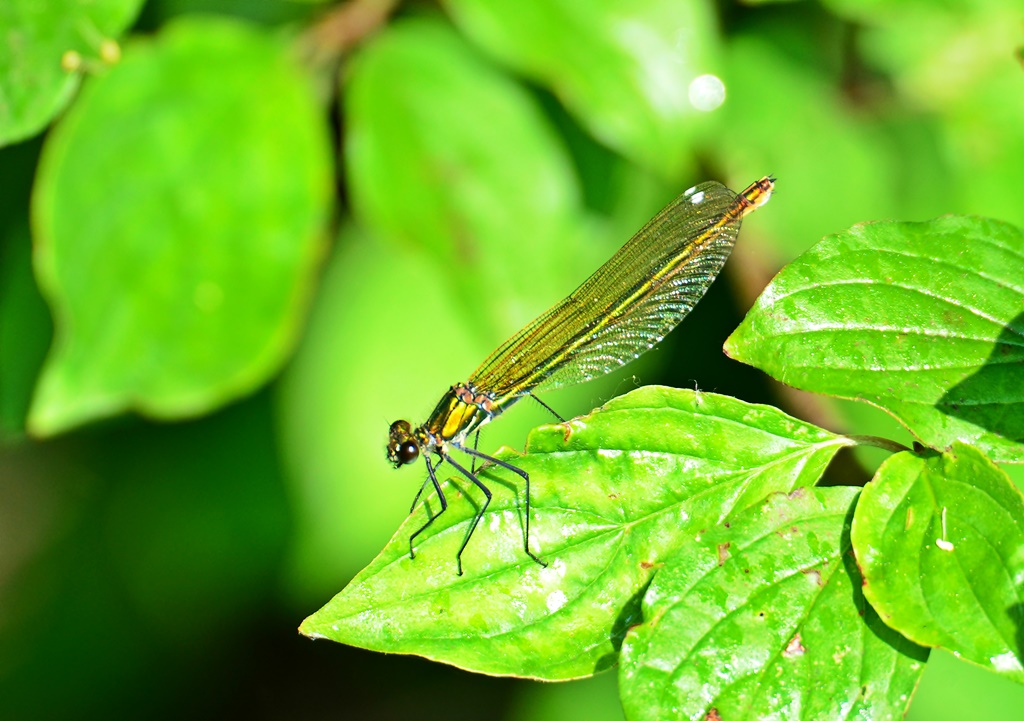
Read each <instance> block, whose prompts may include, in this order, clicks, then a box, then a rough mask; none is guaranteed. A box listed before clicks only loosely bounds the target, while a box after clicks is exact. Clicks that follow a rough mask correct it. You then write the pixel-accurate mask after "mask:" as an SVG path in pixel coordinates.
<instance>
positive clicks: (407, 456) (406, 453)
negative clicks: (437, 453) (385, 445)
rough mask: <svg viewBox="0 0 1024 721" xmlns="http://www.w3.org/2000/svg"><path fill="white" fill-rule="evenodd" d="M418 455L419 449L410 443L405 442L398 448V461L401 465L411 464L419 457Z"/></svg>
mask: <svg viewBox="0 0 1024 721" xmlns="http://www.w3.org/2000/svg"><path fill="white" fill-rule="evenodd" d="M419 455H420V447H419V446H417V445H416V444H415V443H413V442H412V441H407V442H405V443H403V444H402V445H401V446H400V447H399V448H398V461H399V463H402V464H403V465H404V464H406V463H412V462H413V461H415V460H416V459H417V458H418V457H419Z"/></svg>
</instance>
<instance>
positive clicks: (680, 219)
mask: <svg viewBox="0 0 1024 721" xmlns="http://www.w3.org/2000/svg"><path fill="white" fill-rule="evenodd" d="M774 183H775V179H774V178H772V177H770V176H769V177H765V178H762V179H761V180H758V181H757V182H756V183H754V184H752V185H751V186H750V187H749V188H747V189H746V190H744V191H743V192H742V193H740V194H739V195H737V194H735V193H733V192H732V191H731V190H729V189H728V188H726V187H725V186H724V185H722V184H721V183H718V182H714V181H710V182H707V183H701V184H700V185H696V186H694V187H692V188H690V189H689V190H687V191H686V192H684V193H683V194H682V195H680V196H679V197H678V198H676V199H675V200H673V201H672V202H671V203H670V204H669V205H668V206H667V207H665V208H664V209H663V210H662V211H661V212H660V213H658V214H657V215H656V216H654V218H653V219H652V220H651V221H650V222H649V223H647V225H645V226H644V227H643V228H641V229H640V231H639V232H637V234H636V235H634V236H633V237H632V238H631V239H630V240H629V242H628V243H626V244H625V245H624V246H622V248H620V249H619V251H618V252H617V253H616V254H615V255H613V256H612V257H611V259H610V260H608V262H606V263H605V264H604V265H602V266H601V267H600V268H598V269H597V271H596V272H595V273H594V274H593V275H592V276H590V278H588V279H587V280H586V281H585V282H584V283H583V285H581V286H580V287H579V288H577V289H576V290H575V291H573V292H572V294H571V295H570V296H569V297H568V298H566V299H565V300H563V301H562V302H561V303H558V304H557V305H555V306H554V307H553V308H551V309H550V310H548V311H547V312H546V313H544V314H542V315H541V316H540V317H539V318H537V319H536V320H534V321H533V322H532V323H530V324H529V325H527V326H526V327H525V328H523V329H522V330H521V331H519V332H518V333H516V334H515V335H514V336H512V337H511V338H509V339H508V340H507V341H505V342H504V343H503V344H502V345H501V346H499V347H498V349H497V350H496V351H494V352H493V353H492V354H491V355H490V357H489V358H488V359H487V360H485V361H484V362H483V364H482V365H481V366H480V367H479V368H477V370H476V372H475V373H473V375H472V376H471V377H470V378H469V380H468V381H466V382H465V383H459V384H458V385H454V386H452V387H451V388H450V389H449V390H448V392H447V393H445V395H444V397H443V398H441V400H440V402H439V403H438V404H437V407H436V408H434V412H433V413H431V414H430V417H429V418H428V419H427V421H426V422H425V423H423V425H421V426H419V427H417V428H413V427H412V425H411V424H410V423H409V422H408V421H395V422H394V423H392V424H391V430H390V437H389V442H388V460H390V461H391V462H392V463H393V464H394V465H395V467H396V468H397V467H399V466H402V465H404V464H406V463H412V462H413V461H415V460H416V459H417V458H418V457H419V456H420V455H421V454H422V456H423V459H424V460H425V461H426V464H427V479H426V480H424V482H423V485H422V486H420V490H419V492H418V493H417V494H416V497H415V498H414V499H413V502H412V509H411V510H410V513H412V511H414V510H415V509H416V504H417V503H418V502H419V500H420V497H421V496H422V495H423V491H424V490H425V489H426V488H427V484H428V482H429V483H430V484H431V485H432V486H433V488H434V490H435V491H436V492H437V498H438V501H439V502H440V504H441V510H440V511H438V512H437V513H436V514H433V515H431V516H430V518H429V519H428V520H427V522H426V523H424V524H423V526H421V527H420V528H419V530H417V531H416V532H415V533H413V534H412V535H411V536H410V537H409V556H410V557H411V558H414V557H415V555H416V554H415V551H414V543H415V539H416V537H417V536H418V535H420V534H421V533H423V532H424V531H425V530H426V529H427V528H428V527H429V526H430V524H431V523H433V522H434V521H435V520H436V519H437V518H438V517H439V516H440V515H441V514H442V513H444V512H445V511H446V510H448V501H447V499H446V498H445V495H444V491H443V490H442V489H441V485H440V484H439V483H438V481H437V468H438V466H440V464H441V463H443V462H444V461H447V462H448V463H450V464H451V465H452V467H453V468H455V470H456V471H458V472H459V473H461V474H462V475H463V476H465V477H466V478H467V479H469V480H470V481H471V482H472V483H473V485H475V486H476V487H477V488H479V489H480V490H481V492H483V494H484V496H485V498H486V500H485V501H484V503H483V505H482V506H480V508H479V509H478V510H477V512H476V515H475V516H474V517H473V521H472V523H471V525H470V527H469V533H467V534H466V536H465V538H464V539H463V541H462V545H461V546H460V547H459V551H458V553H457V554H456V562H457V566H458V573H459V575H460V576H461V575H462V552H463V551H464V550H466V545H467V544H468V543H469V539H470V538H472V536H473V532H474V531H475V530H476V527H477V525H478V524H479V523H480V519H481V518H482V517H483V515H484V513H485V512H486V510H487V506H488V504H490V502H491V491H490V489H488V488H487V486H485V485H484V484H483V483H482V482H481V481H480V478H479V477H478V476H477V474H476V472H475V467H476V461H477V460H481V461H486V462H489V463H493V464H495V465H498V466H501V467H502V468H506V469H508V470H509V471H512V472H513V473H516V474H518V475H519V476H521V477H522V479H523V482H524V487H525V500H526V503H525V506H526V513H525V519H526V521H525V524H524V529H523V548H524V550H525V551H526V554H527V555H528V556H529V557H530V558H532V559H533V560H534V561H536V562H537V563H539V564H541V565H546V564H545V563H544V561H542V560H541V559H540V558H539V557H537V556H536V555H534V554H533V552H532V551H530V476H529V474H528V473H527V472H526V471H524V470H523V469H521V468H517V467H516V466H514V465H512V464H511V463H508V462H506V461H503V460H501V459H500V458H494V457H493V456H489V455H487V454H485V453H481V452H480V451H478V450H477V449H476V443H474V444H473V447H470V446H468V445H467V444H466V440H467V438H468V437H469V434H470V433H473V432H474V431H475V432H477V438H479V430H480V428H481V426H483V425H484V424H486V423H489V422H490V421H492V420H494V419H495V418H496V417H497V416H499V415H500V414H501V413H503V412H504V411H506V410H508V408H509V407H511V406H512V405H513V404H514V403H516V402H517V401H519V400H520V399H522V398H526V397H527V396H531V397H533V398H534V399H536V400H537V401H538V402H540V403H541V405H544V407H545V408H547V405H546V404H544V403H543V402H542V401H540V399H539V398H537V397H536V396H534V391H537V390H540V389H541V388H544V389H548V390H550V389H553V388H561V387H565V386H570V385H574V384H576V383H582V382H583V381H587V380H590V379H591V378H596V377H597V376H600V375H604V374H605V373H608V372H610V371H612V370H614V369H616V368H618V367H619V366H622V365H624V364H626V363H628V362H629V361H631V360H633V359H635V358H638V357H639V356H640V354H641V353H644V352H645V351H647V350H649V349H650V348H652V347H653V346H654V345H655V344H656V343H658V342H659V341H660V340H661V339H662V338H664V337H665V335H666V334H667V333H668V332H669V331H670V330H672V329H673V328H675V327H676V326H677V325H678V324H679V322H680V321H682V320H683V318H685V317H686V314H687V313H689V312H690V310H691V309H692V308H693V306H694V305H696V304H697V301H699V300H700V299H701V296H703V295H704V293H705V291H707V289H708V287H709V286H710V285H711V283H712V281H714V279H715V277H716V276H717V275H718V272H719V271H720V270H721V269H722V266H723V265H724V264H725V260H726V258H728V257H729V253H730V252H732V247H733V245H734V244H735V242H736V236H737V234H738V233H739V229H740V222H741V221H742V220H743V217H744V216H746V215H747V214H748V213H751V212H753V211H754V210H756V209H757V208H759V207H761V206H762V205H764V204H765V203H767V202H768V199H769V198H770V197H771V193H772V189H773V188H774ZM548 410H551V409H550V408H548ZM552 413H554V411H552ZM555 415H556V416H557V414H555ZM452 449H455V450H458V451H461V452H462V453H465V454H466V455H468V456H470V457H471V458H472V459H473V463H472V465H471V467H470V468H466V467H465V466H463V465H462V464H460V463H459V462H458V461H456V460H455V459H454V458H453V457H452V455H451V450H452ZM432 454H433V455H435V456H437V458H438V460H437V464H436V465H435V464H434V463H432V462H431V460H430V458H431V455H432Z"/></svg>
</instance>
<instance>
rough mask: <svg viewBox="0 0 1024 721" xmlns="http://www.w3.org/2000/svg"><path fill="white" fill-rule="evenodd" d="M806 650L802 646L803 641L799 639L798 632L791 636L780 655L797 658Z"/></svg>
mask: <svg viewBox="0 0 1024 721" xmlns="http://www.w3.org/2000/svg"><path fill="white" fill-rule="evenodd" d="M806 652H807V649H806V648H804V644H803V642H802V641H801V640H800V634H799V633H798V634H797V635H795V636H793V639H792V640H791V641H790V642H789V644H788V645H787V646H786V650H785V651H783V652H782V655H783V656H785V657H786V658H797V657H799V656H803V655H804V654H805V653H806Z"/></svg>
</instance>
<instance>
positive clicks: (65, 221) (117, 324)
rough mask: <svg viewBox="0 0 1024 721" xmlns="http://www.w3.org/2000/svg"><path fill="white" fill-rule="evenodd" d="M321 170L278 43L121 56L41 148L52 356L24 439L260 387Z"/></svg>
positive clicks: (194, 28) (223, 33)
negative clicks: (103, 418)
mask: <svg viewBox="0 0 1024 721" xmlns="http://www.w3.org/2000/svg"><path fill="white" fill-rule="evenodd" d="M268 98H272V100H273V102H269V101H268ZM330 171H331V169H330V148H329V144H328V142H327V136H326V132H325V128H324V126H323V123H322V120H321V118H320V113H319V110H318V108H317V106H316V103H315V100H314V97H313V95H312V92H311V89H310V87H309V84H308V82H307V80H306V78H304V77H303V75H302V74H301V73H300V71H299V70H298V68H297V67H296V66H295V65H294V64H293V63H292V61H291V60H290V59H289V54H288V50H287V47H286V46H285V45H284V44H283V43H281V42H280V41H278V40H274V39H270V38H268V37H266V36H265V35H263V34H261V33H258V32H256V31H255V30H253V29H250V28H247V27H245V26H243V25H239V24H234V23H230V22H226V21H214V20H210V19H207V20H187V21H182V22H179V23H176V24H172V25H169V26H166V27H165V29H164V31H163V33H162V34H161V35H159V36H158V37H157V38H156V39H155V40H153V41H146V42H140V43H137V44H133V45H130V46H128V47H127V48H126V49H125V54H124V60H123V62H122V63H121V64H120V65H118V66H117V67H116V68H115V69H113V70H111V72H110V73H109V74H107V75H106V76H105V77H102V78H98V79H97V80H96V81H95V82H93V83H90V84H89V85H88V86H87V87H86V88H85V89H84V91H83V93H82V97H81V99H80V101H79V103H78V104H76V106H75V107H74V108H73V109H72V111H71V112H70V113H69V114H68V116H67V117H66V119H65V120H64V121H63V122H62V123H61V125H60V126H59V127H58V128H57V129H56V131H55V132H54V133H53V134H52V135H51V136H50V137H49V138H48V140H47V145H46V147H45V149H44V154H43V159H42V161H41V166H40V169H39V173H38V176H37V182H36V187H35V190H34V197H33V216H34V217H33V220H34V230H35V243H36V248H35V258H34V259H35V263H36V275H37V278H38V280H39V284H40V286H41V287H42V289H43V290H44V294H45V295H46V296H47V299H48V301H49V303H50V305H51V308H52V310H53V314H54V319H55V325H56V339H55V342H54V346H53V348H52V349H51V352H50V356H49V358H48V359H47V362H46V366H45V368H44V370H43V374H42V377H41V379H40V381H39V385H38V387H37V390H36V395H35V398H34V400H33V405H32V410H31V414H30V418H29V425H30V428H31V429H32V430H33V431H34V432H36V433H38V434H52V433H56V432H58V431H60V430H63V429H65V428H68V427H70V426H72V425H75V424H77V423H82V422H84V421H87V420H90V419H94V418H97V417H101V416H107V415H111V414H114V413H117V412H120V411H122V410H125V409H127V408H135V409H138V410H140V411H142V412H144V413H146V414H149V415H152V416H155V417H160V418H175V417H181V416H186V415H192V414H197V413H202V412H204V411H207V410H209V409H211V408H214V407H216V406H218V405H220V404H222V403H224V402H226V401H228V400H230V399H233V398H236V397H238V396H241V395H243V394H245V393H248V392H250V391H251V390H253V389H254V388H255V387H257V386H258V385H259V384H261V383H262V382H263V381H265V380H266V379H267V377H268V376H269V375H270V374H271V373H273V372H274V371H275V370H276V369H277V368H278V366H280V364H281V363H282V362H283V360H284V358H285V357H286V355H287V353H288V351H289V350H290V348H291V346H292V343H293V340H294V338H295V336H296V333H297V331H298V328H299V324H300V322H301V320H302V315H303V310H304V308H305V305H306V299H307V297H308V296H309V294H310V287H311V285H312V282H313V273H314V271H315V266H316V264H317V261H318V259H319V257H320V256H321V255H322V253H323V243H322V232H323V226H324V225H325V221H326V218H327V215H328V212H329V208H330V191H331V174H330Z"/></svg>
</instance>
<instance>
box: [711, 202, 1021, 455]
mask: <svg viewBox="0 0 1024 721" xmlns="http://www.w3.org/2000/svg"><path fill="white" fill-rule="evenodd" d="M1022 279H1024V233H1022V232H1021V230H1020V229H1019V228H1016V227H1014V226H1012V225H1009V224H1007V223H1002V222H1000V221H996V220H988V219H985V218H975V217H957V216H946V217H942V218H938V219H936V220H932V221H929V222H926V223H895V222H881V223H869V224H864V225H857V226H854V227H853V228H851V229H850V230H848V231H846V232H844V233H840V234H837V235H833V236H829V237H827V238H825V239H824V240H822V241H821V242H820V243H818V244H817V245H816V246H814V248H812V249H811V250H810V251H808V252H807V253H805V254H804V255H802V256H801V257H800V258H798V259H797V260H796V261H795V262H793V263H792V264H790V265H789V266H788V267H786V268H785V269H784V270H783V271H782V272H781V273H779V275H777V276H776V277H775V279H774V280H773V281H772V282H771V284H770V285H769V286H768V288H767V289H766V290H765V291H764V293H763V294H762V295H761V297H760V298H759V299H758V300H757V302H756V303H755V305H754V308H753V309H752V310H751V311H750V313H749V314H748V315H747V317H746V318H745V319H744V321H743V323H742V324H741V325H740V327H739V328H738V329H737V330H736V331H735V332H734V333H733V334H732V336H730V337H729V339H728V340H727V341H726V352H727V353H728V354H729V355H730V356H732V357H733V358H736V359H737V360H741V361H743V362H744V363H749V364H750V365H753V366H756V367H758V368H760V369H762V370H764V371H765V372H766V373H768V374H769V375H771V376H772V377H774V378H777V379H778V380H781V381H782V382H783V383H787V384H789V385H791V386H794V387H796V388H800V389H803V390H809V391H814V392H817V393H824V394H828V395H834V396H840V397H844V398H852V399H855V400H862V401H868V402H870V403H873V404H875V405H877V406H879V407H881V408H883V409H885V410H887V411H889V412H890V413H892V414H893V415H894V416H895V417H896V418H898V419H899V420H900V421H901V422H902V423H903V424H904V425H906V426H907V428H908V429H909V430H910V431H911V432H912V433H914V435H915V436H917V437H918V438H920V439H921V440H922V441H923V442H924V443H926V444H928V445H931V446H935V447H946V446H948V445H949V444H950V443H952V442H953V441H955V440H965V441H970V442H972V443H974V444H975V445H977V446H979V447H980V448H982V449H983V450H984V451H985V452H986V453H988V454H989V455H991V456H992V457H993V458H995V459H996V460H1000V461H1007V462H1011V463H1020V462H1022V461H1024V282H1022Z"/></svg>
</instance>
